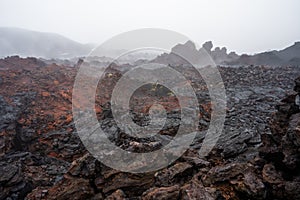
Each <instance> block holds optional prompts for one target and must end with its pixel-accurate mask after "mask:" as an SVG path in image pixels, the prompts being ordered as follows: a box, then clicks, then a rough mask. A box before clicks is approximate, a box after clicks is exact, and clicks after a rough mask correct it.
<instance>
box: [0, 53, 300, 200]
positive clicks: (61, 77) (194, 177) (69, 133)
mask: <svg viewBox="0 0 300 200" xmlns="http://www.w3.org/2000/svg"><path fill="white" fill-rule="evenodd" d="M77 70H78V66H62V65H56V64H46V63H44V62H42V61H40V60H38V59H35V58H27V59H22V58H19V57H10V58H6V59H2V60H0V199H24V198H27V199H71V198H72V199H300V195H299V191H300V158H299V155H300V154H299V151H300V131H299V130H300V129H299V127H300V110H299V105H300V103H299V97H298V94H300V79H297V77H299V76H300V69H299V68H298V67H276V68H272V67H267V66H249V67H236V68H226V67H220V68H219V70H220V73H221V75H222V78H223V81H224V84H225V87H226V92H227V116H226V122H225V127H224V130H223V134H222V136H221V138H220V139H219V141H218V143H217V145H216V146H215V148H214V150H213V151H212V152H211V153H210V154H209V155H208V156H207V157H206V158H200V157H199V155H198V150H199V148H200V147H201V143H202V141H203V134H199V135H198V136H197V137H196V138H195V140H194V142H193V144H192V146H191V148H190V149H189V150H188V151H187V152H186V153H185V154H184V155H183V156H182V157H181V158H179V159H178V160H177V161H176V162H174V163H173V164H171V165H170V166H168V167H167V168H165V169H162V170H159V171H157V172H153V173H144V174H131V173H124V172H120V171H116V170H114V169H110V168H108V167H106V166H104V165H103V164H101V163H100V162H99V161H97V160H96V159H95V158H93V157H92V156H91V155H90V154H89V153H88V152H87V150H86V149H85V147H84V146H83V145H82V143H81V141H80V139H79V137H78V135H77V133H76V130H75V127H74V122H73V118H72V87H73V83H74V78H75V76H76V72H77ZM187 74H189V73H187ZM190 74H193V73H190ZM120 76H121V74H120V73H119V72H118V71H117V70H111V71H110V72H108V73H107V74H106V77H105V79H104V80H105V81H103V84H104V85H102V86H101V87H99V96H97V99H96V106H95V108H96V111H97V114H98V117H99V121H100V122H101V123H102V125H103V128H104V130H106V132H107V134H108V136H109V138H110V139H111V140H112V141H114V142H115V143H116V144H117V145H119V146H120V147H122V148H124V149H130V150H131V151H136V152H143V151H146V150H147V151H149V149H150V150H152V149H155V148H157V147H160V145H161V144H159V143H157V142H156V143H155V142H151V141H150V142H148V143H145V144H143V145H140V143H141V142H140V141H136V140H134V139H133V138H130V137H128V136H126V135H124V133H122V132H121V131H120V130H119V129H118V128H117V127H116V126H115V124H114V121H113V119H112V116H111V113H110V110H109V104H108V101H109V98H110V94H109V91H110V90H111V88H112V87H113V85H114V83H115V82H116V80H118V78H119V77H120ZM191 80H192V81H191V82H193V80H194V82H195V80H198V79H197V77H191ZM294 80H296V81H294ZM199 85H200V86H199ZM201 86H202V85H201V83H199V84H198V86H197V84H195V88H197V89H196V93H197V95H198V97H199V102H200V105H199V106H200V111H201V116H200V119H199V128H200V130H202V131H204V132H205V130H206V129H207V127H208V125H209V119H210V104H209V100H207V90H205V87H204V88H202V87H201ZM145 89H147V88H145ZM148 89H151V88H148ZM161 90H162V91H163V90H164V88H162V89H161ZM156 92H160V91H159V90H157V91H156ZM147 95H149V96H150V97H149V96H147ZM147 95H146V96H145V97H144V98H141V99H139V98H137V99H134V101H135V103H136V104H134V105H135V106H134V108H133V110H134V112H135V114H136V115H135V116H136V117H135V120H136V122H137V123H140V124H143V123H144V121H143V120H145V117H143V116H144V114H145V112H146V111H147V106H150V105H147V102H151V98H152V97H151V93H149V94H147ZM160 100H162V102H167V103H166V104H165V107H166V108H167V110H168V111H169V115H168V116H169V119H170V120H169V121H168V123H167V124H166V126H165V127H164V129H163V130H162V131H161V132H160V135H161V138H162V141H168V140H170V139H172V136H173V135H174V133H176V126H175V125H176V124H177V125H178V123H180V116H178V113H176V112H174V110H176V109H178V102H177V101H176V98H174V97H173V96H172V95H167V96H164V97H162V99H160ZM174 124H175V125H174ZM145 148H149V149H145Z"/></svg>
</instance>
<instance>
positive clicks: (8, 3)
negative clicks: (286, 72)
mask: <svg viewBox="0 0 300 200" xmlns="http://www.w3.org/2000/svg"><path fill="white" fill-rule="evenodd" d="M299 8H300V1H299V0H202V1H201V0H185V1H183V0H147V1H146V0H119V1H116V0H105V1H102V0H81V1H79V0H65V1H63V0H0V26H6V27H7V26H9V27H20V28H25V29H31V30H36V31H42V32H54V33H58V34H61V35H64V36H66V37H68V38H70V39H73V40H75V41H78V42H81V43H97V44H100V43H102V42H104V41H105V40H107V39H109V38H110V37H112V36H114V35H117V34H120V33H122V32H125V31H130V30H133V29H139V28H164V29H170V30H173V31H177V32H179V33H181V34H184V35H186V36H187V37H189V38H191V39H192V40H193V41H195V42H197V43H198V44H202V43H204V42H205V41H208V40H211V41H213V43H214V46H226V47H227V49H228V50H229V51H236V52H237V53H255V52H261V51H266V50H271V49H282V48H285V47H287V46H289V45H292V44H293V43H294V42H295V41H300V22H299V20H300V11H299Z"/></svg>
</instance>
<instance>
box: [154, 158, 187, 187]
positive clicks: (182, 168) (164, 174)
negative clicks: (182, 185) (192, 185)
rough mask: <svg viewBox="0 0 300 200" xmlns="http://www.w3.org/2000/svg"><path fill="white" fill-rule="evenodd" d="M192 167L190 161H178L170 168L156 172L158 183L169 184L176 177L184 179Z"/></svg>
mask: <svg viewBox="0 0 300 200" xmlns="http://www.w3.org/2000/svg"><path fill="white" fill-rule="evenodd" d="M191 169H192V165H190V164H188V163H176V164H175V165H173V166H171V167H170V168H166V169H163V170H162V171H160V172H157V173H156V174H155V179H156V184H157V185H161V186H169V185H171V184H172V183H173V182H174V179H184V178H188V177H185V173H186V172H188V171H189V170H191Z"/></svg>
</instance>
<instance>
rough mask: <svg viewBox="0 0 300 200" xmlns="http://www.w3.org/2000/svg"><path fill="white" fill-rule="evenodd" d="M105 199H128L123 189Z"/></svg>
mask: <svg viewBox="0 0 300 200" xmlns="http://www.w3.org/2000/svg"><path fill="white" fill-rule="evenodd" d="M105 200H126V195H125V193H124V192H123V191H122V190H116V191H115V192H113V193H112V194H111V195H109V196H108V197H106V198H105Z"/></svg>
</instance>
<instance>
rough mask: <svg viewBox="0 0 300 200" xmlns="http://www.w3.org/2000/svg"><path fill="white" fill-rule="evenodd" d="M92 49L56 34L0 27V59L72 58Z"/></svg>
mask: <svg viewBox="0 0 300 200" xmlns="http://www.w3.org/2000/svg"><path fill="white" fill-rule="evenodd" d="M92 48H93V46H92V45H85V44H81V43H78V42H75V41H73V40H70V39H68V38H66V37H64V36H61V35H58V34H54V33H44V32H37V31H30V30H26V29H20V28H6V27H5V28H1V27H0V57H5V56H10V55H20V56H34V57H43V58H71V57H75V56H83V55H87V54H88V53H89V52H90V51H91V49H92Z"/></svg>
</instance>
